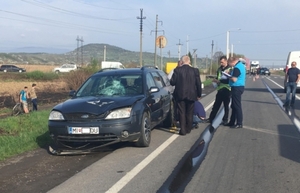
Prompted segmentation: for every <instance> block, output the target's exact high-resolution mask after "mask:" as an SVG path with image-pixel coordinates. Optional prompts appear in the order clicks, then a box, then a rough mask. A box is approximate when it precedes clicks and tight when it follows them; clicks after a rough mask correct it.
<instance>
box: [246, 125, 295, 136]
mask: <svg viewBox="0 0 300 193" xmlns="http://www.w3.org/2000/svg"><path fill="white" fill-rule="evenodd" d="M243 128H244V129H249V130H252V131H259V132H262V133H267V134H271V135H277V136H280V137H288V138H292V139H299V137H295V136H291V135H283V134H278V133H277V132H275V131H271V130H267V129H261V128H253V127H248V126H245V125H244V126H243Z"/></svg>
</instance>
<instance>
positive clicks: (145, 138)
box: [136, 113, 151, 147]
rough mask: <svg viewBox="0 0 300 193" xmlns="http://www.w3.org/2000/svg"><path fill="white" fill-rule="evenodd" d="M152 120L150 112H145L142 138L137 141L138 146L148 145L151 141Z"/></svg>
mask: <svg viewBox="0 0 300 193" xmlns="http://www.w3.org/2000/svg"><path fill="white" fill-rule="evenodd" d="M150 123H151V121H150V117H149V115H148V113H144V114H143V117H142V123H141V130H140V138H139V139H138V141H137V142H136V146H138V147H148V146H149V145H150V142H151V126H150V125H151V124H150Z"/></svg>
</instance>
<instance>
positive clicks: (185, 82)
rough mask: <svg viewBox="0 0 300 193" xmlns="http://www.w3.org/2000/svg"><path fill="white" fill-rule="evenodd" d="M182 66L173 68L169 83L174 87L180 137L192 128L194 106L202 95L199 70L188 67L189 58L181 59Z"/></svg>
mask: <svg viewBox="0 0 300 193" xmlns="http://www.w3.org/2000/svg"><path fill="white" fill-rule="evenodd" d="M181 60H182V63H183V65H182V66H181V67H180V68H175V70H174V73H173V75H172V78H171V80H170V83H171V85H172V86H175V90H174V96H175V100H176V103H177V108H178V115H179V123H180V128H181V129H180V132H179V134H180V135H186V134H187V133H190V132H191V130H192V126H193V112H194V104H195V101H196V100H197V97H198V98H200V97H201V94H202V88H201V80H200V75H199V70H198V69H196V68H193V67H191V66H190V62H191V61H190V58H189V57H188V56H183V57H182V58H181Z"/></svg>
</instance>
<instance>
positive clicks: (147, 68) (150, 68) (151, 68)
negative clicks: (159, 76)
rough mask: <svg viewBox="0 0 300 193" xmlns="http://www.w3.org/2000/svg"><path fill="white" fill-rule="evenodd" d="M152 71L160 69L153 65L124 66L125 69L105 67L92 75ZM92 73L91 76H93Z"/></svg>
mask: <svg viewBox="0 0 300 193" xmlns="http://www.w3.org/2000/svg"><path fill="white" fill-rule="evenodd" d="M152 71H160V70H159V69H157V68H156V67H155V66H144V67H142V68H125V69H119V68H105V69H102V70H100V71H98V72H97V73H95V74H94V75H95V76H97V75H100V74H101V75H112V74H142V73H143V72H152ZM94 75H93V76H94Z"/></svg>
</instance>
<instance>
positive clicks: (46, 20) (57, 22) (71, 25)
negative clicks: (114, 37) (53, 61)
mask: <svg viewBox="0 0 300 193" xmlns="http://www.w3.org/2000/svg"><path fill="white" fill-rule="evenodd" d="M0 12H5V13H9V14H13V15H18V16H21V17H26V18H30V19H35V20H39V21H42V22H43V23H37V22H32V21H25V20H18V19H13V18H5V17H1V18H4V19H10V20H17V21H22V22H28V23H36V24H40V25H47V26H48V25H49V24H45V22H48V23H51V24H52V26H58V27H65V28H66V27H70V28H72V29H78V28H81V29H86V30H89V31H96V32H102V33H109V34H120V33H122V34H124V33H125V32H118V31H115V30H105V31H102V29H101V28H95V27H90V26H84V25H78V24H72V23H67V22H62V21H56V20H50V19H46V18H40V17H35V16H30V15H25V14H20V13H15V12H10V11H5V10H0ZM129 34H130V35H131V34H132V32H128V35H129Z"/></svg>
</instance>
